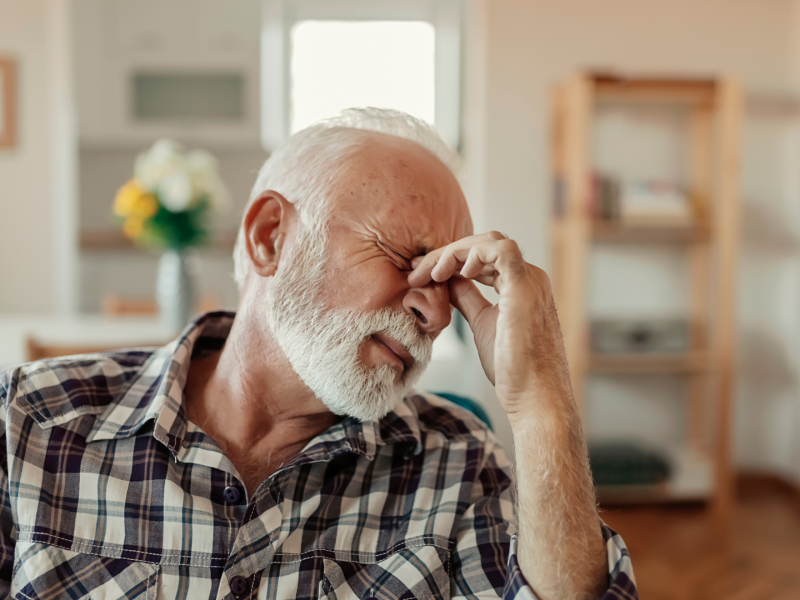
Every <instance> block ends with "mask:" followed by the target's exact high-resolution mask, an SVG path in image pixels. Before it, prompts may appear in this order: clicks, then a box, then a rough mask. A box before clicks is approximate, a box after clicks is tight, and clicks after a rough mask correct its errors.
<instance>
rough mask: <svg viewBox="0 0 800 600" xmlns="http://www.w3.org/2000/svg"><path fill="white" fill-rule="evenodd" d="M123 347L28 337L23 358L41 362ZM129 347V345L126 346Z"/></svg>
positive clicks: (162, 343) (148, 346) (155, 344)
mask: <svg viewBox="0 0 800 600" xmlns="http://www.w3.org/2000/svg"><path fill="white" fill-rule="evenodd" d="M164 343H165V342H156V343H153V344H135V346H136V347H137V348H150V347H154V346H155V347H157V346H163V345H164ZM122 347H125V346H124V345H117V346H92V345H89V346H80V345H79V346H76V345H72V344H42V343H40V342H39V341H37V340H36V339H35V338H33V337H31V336H28V338H27V339H26V340H25V358H26V360H27V361H28V362H33V361H35V360H42V359H44V358H58V357H60V356H72V355H73V354H91V353H94V352H108V351H110V350H117V349H119V348H122ZM128 347H130V345H128Z"/></svg>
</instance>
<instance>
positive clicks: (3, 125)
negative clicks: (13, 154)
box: [0, 56, 17, 150]
mask: <svg viewBox="0 0 800 600" xmlns="http://www.w3.org/2000/svg"><path fill="white" fill-rule="evenodd" d="M16 143H17V62H16V61H15V60H14V59H13V58H8V57H3V56H0V150H6V149H11V148H13V147H14V146H15V145H16Z"/></svg>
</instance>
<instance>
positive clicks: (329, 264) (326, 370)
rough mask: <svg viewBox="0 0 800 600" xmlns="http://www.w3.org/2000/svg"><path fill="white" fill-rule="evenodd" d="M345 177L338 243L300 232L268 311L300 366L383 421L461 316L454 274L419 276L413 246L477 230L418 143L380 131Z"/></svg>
mask: <svg viewBox="0 0 800 600" xmlns="http://www.w3.org/2000/svg"><path fill="white" fill-rule="evenodd" d="M345 173H346V175H345V176H344V177H343V178H341V179H340V180H339V181H338V182H336V183H335V200H334V202H333V209H332V212H331V217H330V219H329V222H328V231H329V235H328V242H327V245H326V247H325V248H324V249H322V248H314V246H313V243H312V240H313V235H314V234H313V232H307V231H305V232H301V234H300V235H299V236H298V238H297V240H296V241H295V244H294V247H293V249H292V255H291V257H290V260H291V262H290V263H289V264H288V265H287V266H288V268H287V269H283V270H282V271H281V270H279V272H278V274H277V275H276V276H275V278H274V280H273V283H272V285H271V291H270V301H269V302H268V317H269V321H270V325H271V327H272V329H273V331H274V332H275V335H276V338H277V340H278V342H279V343H280V345H281V347H282V348H283V350H284V352H285V353H286V355H287V357H288V358H289V360H290V362H291V363H292V366H293V367H294V369H295V370H296V371H297V372H298V374H299V375H300V376H301V378H302V379H303V380H304V382H305V383H306V384H307V385H308V386H309V387H310V388H311V389H312V390H313V391H314V392H315V393H316V395H317V396H318V397H319V398H320V399H321V400H322V401H323V402H324V403H325V404H326V405H327V406H328V407H329V408H330V409H331V410H332V411H333V412H335V413H337V414H350V415H353V416H356V417H357V418H360V419H361V420H373V419H378V418H380V417H382V416H383V415H385V414H386V413H387V412H388V411H389V410H391V409H392V408H393V407H394V406H395V405H396V404H397V402H398V401H399V400H400V399H401V398H402V397H403V396H404V395H405V394H406V393H407V392H408V391H409V388H410V387H411V386H412V385H413V384H414V383H415V382H416V380H417V379H418V378H419V376H420V374H421V373H422V371H423V370H424V368H425V366H426V364H427V362H428V360H429V359H430V348H431V344H432V342H433V339H434V338H435V337H436V336H437V335H438V334H439V333H440V332H441V330H442V329H444V327H446V326H447V325H448V324H449V322H450V303H449V289H448V285H447V284H437V283H432V284H429V285H428V286H425V287H424V288H412V287H410V286H409V285H408V280H407V277H408V273H409V271H410V268H411V267H410V261H411V259H412V258H413V257H414V256H419V255H423V254H425V253H426V252H428V251H430V250H433V249H435V248H438V247H440V246H443V245H446V244H448V243H450V242H452V241H455V240H456V239H460V238H461V237H464V236H465V235H470V234H471V232H472V223H471V220H470V217H469V212H468V209H467V206H466V202H465V200H464V197H463V194H462V192H461V189H460V187H459V185H458V183H457V181H456V180H455V178H454V177H453V175H452V174H451V173H450V171H449V170H448V169H447V168H446V167H445V166H444V165H442V164H441V163H440V162H439V161H438V160H437V159H436V158H434V157H433V156H432V155H430V154H429V153H428V152H427V151H425V150H424V149H422V148H421V147H419V146H418V145H417V144H414V143H412V142H409V141H407V140H402V139H399V138H393V137H389V136H384V135H379V134H376V135H375V137H374V139H373V140H371V141H370V142H369V143H368V144H367V145H366V146H365V148H364V149H363V151H361V152H360V153H359V154H358V155H357V156H355V157H354V158H352V159H351V160H350V161H349V162H348V164H347V169H346V170H345Z"/></svg>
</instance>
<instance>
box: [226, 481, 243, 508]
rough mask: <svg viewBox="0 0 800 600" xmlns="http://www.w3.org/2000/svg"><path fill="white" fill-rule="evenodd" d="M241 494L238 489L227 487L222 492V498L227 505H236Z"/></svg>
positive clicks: (231, 486)
mask: <svg viewBox="0 0 800 600" xmlns="http://www.w3.org/2000/svg"><path fill="white" fill-rule="evenodd" d="M241 495H242V494H241V492H240V491H239V488H237V487H236V486H233V485H229V486H228V487H226V488H225V489H224V490H223V492H222V497H223V498H225V502H227V503H228V504H236V503H237V502H238V501H239V498H240V497H241Z"/></svg>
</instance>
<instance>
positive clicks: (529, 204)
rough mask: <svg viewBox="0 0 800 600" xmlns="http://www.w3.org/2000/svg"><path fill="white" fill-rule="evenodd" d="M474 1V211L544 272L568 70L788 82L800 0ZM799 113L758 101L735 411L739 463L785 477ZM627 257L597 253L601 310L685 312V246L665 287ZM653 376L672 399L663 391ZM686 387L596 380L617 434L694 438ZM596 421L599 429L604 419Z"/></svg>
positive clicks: (792, 458) (603, 412) (751, 141)
mask: <svg viewBox="0 0 800 600" xmlns="http://www.w3.org/2000/svg"><path fill="white" fill-rule="evenodd" d="M471 7H472V8H471V13H472V15H473V17H474V18H476V19H478V20H479V21H480V27H479V28H478V30H479V32H480V35H481V36H482V37H483V40H484V41H483V47H482V50H476V49H475V48H471V49H469V50H468V56H472V58H471V59H469V62H468V64H467V70H466V80H467V85H466V90H467V98H466V104H467V106H466V109H465V110H466V114H467V115H468V121H467V123H466V127H467V128H468V132H467V135H466V139H467V144H466V151H467V154H468V161H467V163H468V166H469V169H470V175H469V185H468V190H469V192H470V194H471V196H472V197H471V200H470V201H471V204H472V206H473V210H474V212H475V213H476V214H475V217H476V218H475V220H476V223H479V224H480V225H481V227H482V229H499V230H500V231H503V232H504V233H507V234H509V235H510V236H512V237H514V238H515V239H517V240H518V241H519V242H520V244H521V246H522V247H523V250H524V251H525V255H526V258H527V259H528V260H529V261H530V262H533V263H536V264H539V265H542V266H544V267H545V268H547V267H548V263H549V235H548V223H549V185H550V184H549V176H548V115H549V94H550V92H551V90H552V88H553V86H554V85H555V84H556V83H557V82H559V81H561V80H563V79H564V78H566V77H568V76H569V75H570V74H571V73H573V72H574V71H575V70H577V69H579V68H586V67H589V68H601V69H602V68H606V69H611V68H613V69H619V70H623V71H629V72H639V73H650V72H659V73H670V74H671V73H676V74H697V75H709V74H717V73H722V74H730V75H733V76H735V77H737V78H739V79H740V80H742V81H743V82H744V84H745V86H746V87H747V88H748V90H751V91H753V90H755V91H764V90H766V91H769V90H786V89H787V86H788V83H789V73H790V71H791V68H792V66H791V65H792V58H791V52H790V44H791V37H792V35H793V27H795V25H794V23H795V22H796V20H795V21H793V9H794V3H793V2H792V1H791V0H764V1H761V2H751V1H749V0H705V1H703V2H697V1H696V0H673V1H670V2H652V1H651V2H642V1H641V0H609V1H606V2H595V1H592V0H562V1H560V2H552V1H546V0H475V1H474V2H472V3H471ZM798 48H800V46H798ZM470 82H472V83H470ZM476 82H477V83H476ZM470 117H471V118H470ZM791 120H792V118H791V117H789V118H788V121H789V123H787V117H785V116H780V115H773V114H764V113H759V112H750V113H749V114H748V119H747V124H746V128H745V136H744V137H745V139H744V173H743V182H742V183H743V201H744V207H743V210H744V217H745V218H744V223H745V231H744V242H743V251H742V261H741V268H740V285H739V325H740V335H741V347H740V352H739V354H740V365H741V367H742V368H741V369H740V371H739V376H738V385H737V396H736V417H735V452H736V461H737V463H738V464H739V465H741V466H751V467H768V468H776V469H778V470H779V471H781V472H784V473H791V472H792V470H793V469H796V467H792V464H796V463H797V462H798V461H797V458H798V450H797V443H796V442H794V441H793V440H794V439H795V438H797V437H798V436H795V435H793V434H794V430H793V427H795V429H796V424H797V423H798V418H797V408H798V406H797V405H798V400H797V398H798V390H797V381H796V377H797V372H798V362H797V360H796V359H795V358H794V357H795V356H796V354H797V353H796V349H797V346H798V344H797V342H796V339H797V333H798V319H797V316H796V315H797V310H798V309H797V307H798V306H800V297H799V295H798V274H800V270H799V269H798V251H797V246H798V244H797V241H796V240H797V239H798V238H797V231H796V227H795V226H794V224H793V223H792V221H791V220H790V219H791V217H793V216H796V215H797V212H798V204H800V203H798V200H800V196H798V194H797V188H798V186H797V185H795V186H794V193H792V192H793V190H792V189H791V186H790V185H789V183H788V182H789V180H790V179H791V178H790V177H788V176H787V174H789V173H792V172H794V171H795V170H796V169H794V168H793V166H792V164H793V163H792V162H791V159H790V157H789V156H788V155H787V145H788V146H790V145H791V143H792V140H791V135H790V134H789V133H788V132H789V129H790V127H789V126H788V125H790V124H791ZM470 141H471V143H470ZM795 143H796V142H795ZM796 222H798V221H797V220H796V219H795V221H794V223H796ZM656 254H657V253H656ZM614 258H615V257H614V256H613V253H612V254H611V255H609V253H608V252H606V253H601V254H600V255H599V256H597V258H596V260H595V261H594V264H593V267H592V273H591V274H590V276H591V278H592V279H591V281H592V297H591V301H590V310H591V311H592V312H593V313H597V312H598V311H603V310H605V309H608V308H609V307H613V306H617V307H619V306H625V307H626V308H628V309H629V310H642V311H645V312H646V311H647V310H649V309H653V308H654V307H656V308H658V309H659V310H662V311H669V310H679V309H680V307H681V303H682V302H684V296H685V289H681V286H685V281H680V261H682V260H683V259H682V258H681V257H680V256H675V255H671V256H668V255H660V256H652V257H649V258H652V259H653V261H654V262H655V263H656V264H658V265H659V267H660V275H659V277H661V279H660V280H659V281H655V280H653V281H652V282H651V285H643V284H642V285H637V284H636V281H637V277H641V276H642V273H643V269H646V268H647V267H646V265H644V264H640V265H638V266H637V265H636V264H628V265H624V266H623V268H622V269H620V268H619V267H614V266H610V264H611V263H614V262H615V261H614V260H612V259H614ZM634 262H635V261H634ZM644 262H645V263H646V262H647V261H644ZM650 277H651V278H653V277H656V276H655V275H650ZM659 286H660V287H659ZM648 289H649V290H651V291H650V292H648ZM658 289H662V290H667V298H666V299H665V298H664V294H662V293H660V292H657V291H653V290H658ZM654 388H657V389H658V390H659V394H658V395H656V394H653V393H648V390H649V389H654ZM679 397H680V382H676V381H674V380H662V381H660V382H659V381H652V380H651V381H634V380H627V381H623V380H620V379H619V378H605V379H603V380H596V381H593V382H592V384H591V386H590V392H589V402H590V406H589V407H588V408H589V410H590V412H591V413H592V414H593V415H594V416H596V417H597V419H595V421H594V423H595V428H598V427H599V428H600V429H602V432H603V433H608V432H612V431H616V432H621V433H623V434H624V433H626V432H628V433H629V432H636V431H641V429H642V428H643V427H648V429H650V430H652V431H655V432H657V434H658V435H659V436H660V437H662V438H663V439H665V440H666V439H674V438H676V437H680V436H681V435H682V433H681V432H682V428H681V419H682V407H681V404H680V401H679V400H678V398H679ZM643 398H644V400H642V399H643ZM632 411H635V412H632ZM623 415H624V417H623ZM589 433H590V434H592V433H600V432H598V431H592V426H590V427H589Z"/></svg>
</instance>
